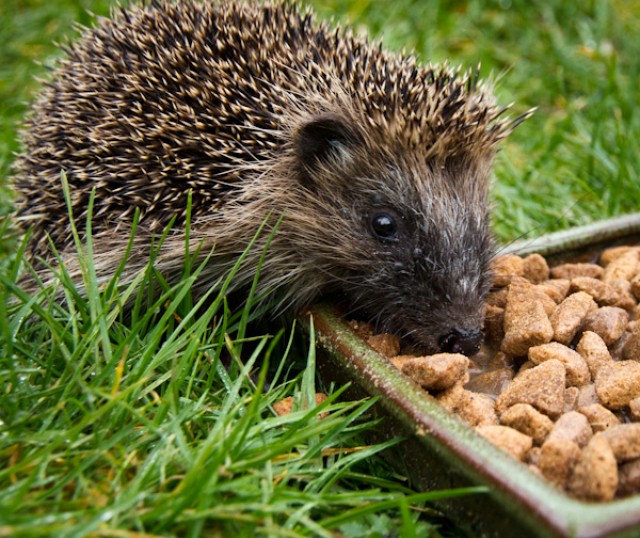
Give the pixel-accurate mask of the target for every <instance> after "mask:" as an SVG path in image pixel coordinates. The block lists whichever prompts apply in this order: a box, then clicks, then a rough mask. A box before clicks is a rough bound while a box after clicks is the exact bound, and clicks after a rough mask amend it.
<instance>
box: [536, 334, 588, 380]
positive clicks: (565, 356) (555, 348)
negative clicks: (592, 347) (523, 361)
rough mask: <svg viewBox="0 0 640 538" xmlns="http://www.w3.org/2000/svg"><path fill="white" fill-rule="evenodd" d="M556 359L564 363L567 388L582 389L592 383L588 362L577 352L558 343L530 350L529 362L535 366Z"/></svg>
mask: <svg viewBox="0 0 640 538" xmlns="http://www.w3.org/2000/svg"><path fill="white" fill-rule="evenodd" d="M551 359H556V360H559V361H560V362H562V364H564V367H565V371H566V374H567V378H566V381H567V386H574V387H581V386H582V385H586V384H587V383H589V381H591V374H590V373H589V368H588V366H587V363H586V361H585V360H584V359H583V358H582V357H581V356H580V354H579V353H578V352H577V351H574V350H573V349H570V348H568V347H567V346H564V345H562V344H559V343H558V342H550V343H548V344H542V345H540V346H535V347H532V348H530V349H529V360H530V361H531V362H533V363H534V364H542V363H543V362H545V361H548V360H551Z"/></svg>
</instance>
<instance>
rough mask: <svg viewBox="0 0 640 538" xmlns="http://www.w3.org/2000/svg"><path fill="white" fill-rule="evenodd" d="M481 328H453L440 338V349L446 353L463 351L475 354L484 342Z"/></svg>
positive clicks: (465, 353)
mask: <svg viewBox="0 0 640 538" xmlns="http://www.w3.org/2000/svg"><path fill="white" fill-rule="evenodd" d="M482 337H483V334H482V330H481V329H470V330H467V329H460V328H457V327H455V328H453V329H451V330H450V331H449V332H448V333H447V334H445V335H444V336H442V337H441V338H440V342H439V344H440V349H441V350H442V351H444V352H446V353H462V354H463V355H473V354H474V353H477V352H478V350H479V349H480V344H481V343H482Z"/></svg>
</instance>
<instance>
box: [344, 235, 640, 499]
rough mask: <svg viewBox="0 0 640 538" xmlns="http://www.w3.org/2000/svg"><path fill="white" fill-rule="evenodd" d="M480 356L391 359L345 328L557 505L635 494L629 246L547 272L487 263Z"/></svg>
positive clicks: (636, 359) (639, 385)
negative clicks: (546, 488) (560, 499)
mask: <svg viewBox="0 0 640 538" xmlns="http://www.w3.org/2000/svg"><path fill="white" fill-rule="evenodd" d="M494 271H495V281H494V291H492V293H491V294H490V296H489V298H488V301H487V305H486V321H485V335H486V344H485V346H484V347H483V349H482V350H481V352H480V353H479V354H477V355H476V356H474V357H472V358H471V359H468V358H467V357H465V356H463V355H458V354H448V353H440V354H437V355H431V356H423V357H415V356H410V355H400V354H399V353H400V343H399V342H398V340H397V339H396V338H395V337H394V336H392V335H387V334H378V335H376V334H373V333H372V332H371V331H370V328H368V327H367V326H366V325H363V324H361V323H357V322H353V327H354V329H356V331H357V332H359V333H360V334H361V335H362V336H364V337H365V338H366V339H367V340H368V341H369V343H370V345H371V346H372V347H373V348H374V349H376V350H378V351H379V352H380V353H382V354H384V355H386V356H387V357H389V359H390V360H391V362H393V364H394V365H395V366H396V367H397V368H399V369H400V370H401V371H402V372H403V373H405V374H406V375H408V376H410V377H411V378H412V379H413V380H414V381H415V382H416V383H419V384H420V385H421V386H422V387H423V388H424V389H426V390H427V391H428V392H429V393H430V394H432V395H433V396H434V397H435V398H436V399H437V400H438V401H439V402H440V403H441V404H442V405H443V406H444V407H445V408H447V409H448V410H450V411H452V412H455V413H457V414H458V415H459V416H460V417H461V418H463V419H464V420H465V421H467V422H468V423H469V425H470V426H472V427H473V428H475V429H476V430H477V431H478V432H479V433H480V434H481V435H483V436H484V437H486V438H487V439H489V440H490V441H491V442H493V443H494V444H496V445H497V446H499V447H500V448H502V449H503V450H505V451H506V452H508V453H509V454H511V455H512V456H513V457H515V458H517V459H519V460H520V461H522V462H523V463H525V464H527V465H529V466H530V468H531V469H532V470H533V471H534V472H535V473H538V474H541V475H542V476H544V477H545V478H546V479H547V480H549V481H550V482H551V483H553V484H554V485H555V486H557V487H559V488H561V489H563V490H565V491H566V492H567V493H568V494H570V495H572V496H574V497H576V498H579V499H585V500H591V501H608V500H611V499H614V498H618V497H625V496H628V495H631V494H634V493H638V492H640V306H639V305H638V303H639V301H640V247H615V248H610V249H608V250H605V251H603V252H602V254H601V255H600V257H599V259H598V263H565V264H562V265H557V266H555V267H552V268H551V269H550V268H549V266H548V264H547V261H546V260H545V259H544V258H543V257H542V256H540V255H537V254H533V255H530V256H527V257H524V258H522V257H519V256H515V255H506V256H502V257H499V258H497V259H496V261H495V264H494Z"/></svg>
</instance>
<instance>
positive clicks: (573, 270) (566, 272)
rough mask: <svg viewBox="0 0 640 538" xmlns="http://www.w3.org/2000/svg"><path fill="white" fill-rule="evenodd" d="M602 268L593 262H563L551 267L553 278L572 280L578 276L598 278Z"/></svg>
mask: <svg viewBox="0 0 640 538" xmlns="http://www.w3.org/2000/svg"><path fill="white" fill-rule="evenodd" d="M602 273H604V270H603V269H602V267H600V266H599V265H596V264H595V263H563V264H562V265H557V266H556V267H553V268H552V269H551V276H552V277H553V278H565V279H567V280H573V279H574V278H578V277H590V278H600V277H601V276H602Z"/></svg>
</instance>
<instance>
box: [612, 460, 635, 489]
mask: <svg viewBox="0 0 640 538" xmlns="http://www.w3.org/2000/svg"><path fill="white" fill-rule="evenodd" d="M618 479H619V482H618V491H617V494H618V495H619V496H623V497H624V496H627V495H632V494H633V493H637V492H638V491H640V459H637V460H632V461H628V462H627V463H623V464H622V465H620V466H619V467H618Z"/></svg>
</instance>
